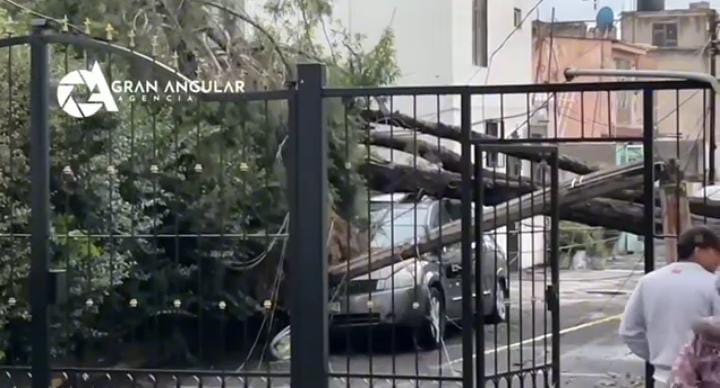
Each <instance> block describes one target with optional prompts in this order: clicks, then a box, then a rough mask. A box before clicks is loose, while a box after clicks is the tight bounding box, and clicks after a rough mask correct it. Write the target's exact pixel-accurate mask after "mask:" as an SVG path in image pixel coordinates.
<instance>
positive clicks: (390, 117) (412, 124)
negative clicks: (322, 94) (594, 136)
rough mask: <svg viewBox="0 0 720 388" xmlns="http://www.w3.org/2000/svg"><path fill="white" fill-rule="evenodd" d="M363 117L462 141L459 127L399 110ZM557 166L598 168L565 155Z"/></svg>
mask: <svg viewBox="0 0 720 388" xmlns="http://www.w3.org/2000/svg"><path fill="white" fill-rule="evenodd" d="M361 116H362V118H363V119H365V120H366V121H368V122H370V123H378V124H386V125H392V126H397V127H401V128H407V129H412V130H416V131H418V132H422V133H424V134H427V135H432V136H437V137H440V138H444V139H450V140H455V141H462V131H461V129H460V128H459V127H455V126H450V125H447V124H444V123H431V122H427V121H423V120H418V119H416V118H414V117H410V116H408V115H404V114H402V113H399V112H393V113H388V114H384V113H382V112H380V111H376V110H369V109H368V110H364V111H362V112H361ZM472 138H473V139H480V140H483V139H484V140H497V138H496V137H494V136H490V135H486V134H482V133H477V132H473V133H472ZM506 154H507V155H508V156H512V157H516V158H519V159H524V160H530V161H533V162H541V161H542V160H543V159H544V158H543V155H540V154H538V153H536V152H533V151H530V150H528V151H513V152H507V153H506ZM558 165H559V168H560V169H562V170H566V171H570V172H574V173H576V174H580V175H585V174H590V173H593V172H596V171H598V170H599V168H598V167H596V166H590V165H588V164H586V163H585V162H583V161H580V160H577V159H575V158H573V157H570V156H567V155H559V160H558Z"/></svg>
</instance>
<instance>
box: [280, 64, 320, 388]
mask: <svg viewBox="0 0 720 388" xmlns="http://www.w3.org/2000/svg"><path fill="white" fill-rule="evenodd" d="M324 84H325V67H324V66H322V65H320V64H303V65H299V66H298V91H297V94H296V96H295V101H293V102H292V105H293V107H292V109H291V112H292V113H293V119H294V120H295V123H294V125H293V126H292V127H291V128H292V129H291V132H290V144H291V152H292V154H293V157H292V158H291V160H292V162H291V164H294V165H293V166H292V169H291V175H290V177H289V178H290V181H291V183H290V193H291V194H290V201H289V202H290V244H291V251H290V252H291V254H290V287H291V288H290V290H291V292H290V295H291V296H292V301H291V303H292V304H291V306H290V325H291V327H292V329H291V330H292V334H291V364H290V368H291V370H290V373H291V379H292V381H291V383H292V386H293V387H297V388H326V387H327V386H328V373H327V371H328V312H327V302H328V280H327V257H328V255H327V237H328V228H327V225H328V178H327V151H328V137H327V131H326V129H325V126H324V124H325V122H324V116H323V99H322V88H323V87H324Z"/></svg>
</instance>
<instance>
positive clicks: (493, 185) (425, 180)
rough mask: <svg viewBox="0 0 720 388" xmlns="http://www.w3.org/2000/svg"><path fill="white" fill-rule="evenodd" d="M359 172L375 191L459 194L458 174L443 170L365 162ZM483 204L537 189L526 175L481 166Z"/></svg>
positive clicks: (439, 194)
mask: <svg viewBox="0 0 720 388" xmlns="http://www.w3.org/2000/svg"><path fill="white" fill-rule="evenodd" d="M359 171H360V174H362V175H363V176H364V177H365V179H367V181H368V185H369V186H370V187H372V188H373V190H375V191H379V192H382V193H388V194H389V193H423V194H427V195H430V196H432V197H435V198H457V199H459V198H460V197H461V192H460V188H461V186H462V176H461V175H460V174H456V173H453V172H447V171H444V170H437V171H432V170H426V169H416V168H414V167H411V166H404V165H395V164H390V163H387V164H380V163H369V164H364V165H362V166H360V168H359ZM483 175H484V177H485V178H487V179H483V185H484V187H485V205H496V204H499V203H502V202H505V201H507V200H509V199H511V198H515V197H517V196H518V195H522V194H527V193H530V192H532V191H534V190H536V189H537V187H538V186H539V185H534V184H533V183H532V182H530V181H529V180H528V179H527V178H523V179H521V180H520V181H518V180H517V179H516V178H513V179H509V178H508V177H507V176H506V175H505V174H503V173H499V172H493V171H491V170H485V171H484V172H483Z"/></svg>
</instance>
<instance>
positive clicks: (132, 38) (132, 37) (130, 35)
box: [128, 29, 135, 48]
mask: <svg viewBox="0 0 720 388" xmlns="http://www.w3.org/2000/svg"><path fill="white" fill-rule="evenodd" d="M128 38H130V44H129V46H130V48H135V29H132V30H130V32H129V33H128Z"/></svg>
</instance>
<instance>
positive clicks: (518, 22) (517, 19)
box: [513, 8, 522, 27]
mask: <svg viewBox="0 0 720 388" xmlns="http://www.w3.org/2000/svg"><path fill="white" fill-rule="evenodd" d="M513 25H514V26H515V27H521V26H522V10H521V9H520V8H514V9H513Z"/></svg>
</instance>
